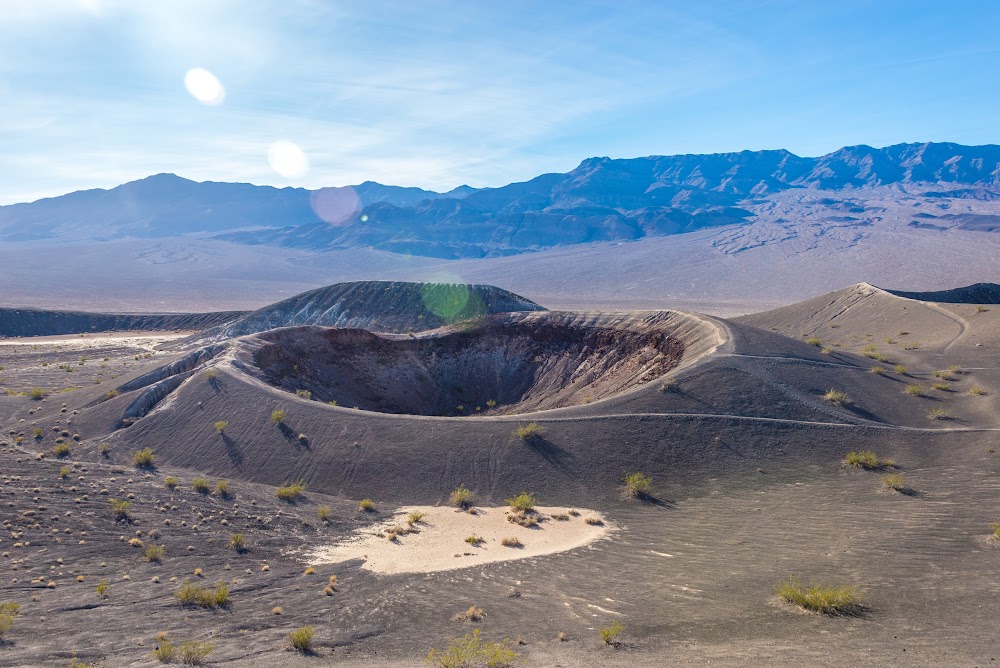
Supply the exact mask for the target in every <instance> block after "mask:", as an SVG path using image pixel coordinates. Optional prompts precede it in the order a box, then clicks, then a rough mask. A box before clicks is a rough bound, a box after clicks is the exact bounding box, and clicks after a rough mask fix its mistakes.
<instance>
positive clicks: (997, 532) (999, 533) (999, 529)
mask: <svg viewBox="0 0 1000 668" xmlns="http://www.w3.org/2000/svg"><path fill="white" fill-rule="evenodd" d="M990 529H992V530H993V537H994V538H996V539H997V540H1000V519H998V520H997V521H996V522H994V523H993V524H991V525H990Z"/></svg>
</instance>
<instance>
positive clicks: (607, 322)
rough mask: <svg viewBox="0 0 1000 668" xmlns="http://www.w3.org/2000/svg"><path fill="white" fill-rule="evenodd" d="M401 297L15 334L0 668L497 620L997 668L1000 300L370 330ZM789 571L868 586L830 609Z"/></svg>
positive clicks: (737, 648) (548, 634)
mask: <svg viewBox="0 0 1000 668" xmlns="http://www.w3.org/2000/svg"><path fill="white" fill-rule="evenodd" d="M890 287H891V286H890ZM397 289H402V288H397ZM387 291H388V292H387ZM391 292H392V291H391V290H388V288H387V287H386V286H384V285H382V284H374V285H372V286H368V287H367V288H366V291H364V292H362V293H361V294H363V295H364V297H363V299H364V300H367V301H366V303H365V304H358V303H354V304H347V303H346V302H345V301H344V300H345V299H347V297H344V296H343V295H344V293H342V292H337V293H336V294H337V295H340V296H338V297H337V299H338V300H339V301H337V302H336V303H318V302H317V303H310V304H308V305H307V306H308V309H309V312H313V311H315V312H330V313H334V312H336V313H339V312H341V311H340V310H338V309H348V308H350V309H351V313H353V314H354V315H353V316H352V317H353V318H354V319H353V320H352V321H351V324H350V326H349V327H346V328H345V327H328V326H325V325H323V324H311V323H309V322H306V323H303V322H301V321H295V320H290V319H288V318H289V317H290V314H291V311H289V310H287V309H282V308H278V305H276V307H275V309H274V310H273V311H272V312H270V313H268V312H264V313H261V312H257V313H256V314H251V316H252V317H251V316H237V315H235V314H234V315H233V316H232V317H234V318H240V317H242V318H245V319H243V320H238V319H237V320H233V321H232V322H233V323H234V325H233V326H239V327H240V329H239V331H240V332H241V333H240V335H239V336H236V337H234V338H226V337H224V336H218V335H216V334H213V335H211V336H206V335H205V333H204V332H194V333H192V332H191V331H178V332H165V331H160V332H149V331H145V332H118V333H108V334H93V333H89V334H87V335H86V336H80V335H78V334H77V335H65V336H58V337H26V338H10V339H0V367H2V370H0V378H3V380H2V382H0V387H3V388H4V390H5V391H6V394H5V395H3V396H0V427H2V432H0V508H2V512H0V521H2V523H3V528H4V531H3V532H2V533H0V555H2V560H3V563H4V573H3V578H2V579H0V603H3V602H14V603H17V604H18V606H19V611H18V615H17V617H16V619H15V620H14V623H13V625H12V626H11V627H10V628H9V629H8V630H7V631H6V632H4V633H3V635H2V639H0V665H10V666H66V665H70V664H71V662H73V661H76V662H77V664H76V665H81V664H82V665H95V664H97V665H105V666H108V667H114V666H155V665H160V662H159V660H158V659H156V658H154V656H153V654H152V652H153V650H154V648H156V647H157V646H158V645H159V644H161V643H162V641H160V640H158V634H161V633H167V634H168V636H167V637H168V638H169V639H171V641H172V642H173V643H174V644H175V645H177V646H180V645H182V644H183V643H184V641H200V642H206V643H210V644H211V646H212V649H213V651H212V652H211V654H209V655H208V656H207V658H205V662H206V663H208V664H212V665H222V666H227V665H228V666H260V667H263V666H273V665H283V666H284V665H287V666H312V665H345V666H359V667H360V666H393V667H400V668H401V667H403V666H418V665H426V664H425V663H424V658H425V657H426V656H427V654H428V652H429V651H431V650H432V649H438V650H441V649H444V648H446V647H447V646H448V645H449V643H450V642H452V641H454V640H455V639H460V638H462V637H464V636H466V634H469V633H472V632H473V631H478V632H479V633H480V634H481V636H480V637H481V638H482V639H483V640H486V641H489V642H502V641H504V640H505V639H506V641H507V643H508V647H509V648H510V649H511V650H513V651H514V652H515V653H516V655H517V661H518V662H519V663H521V664H523V665H527V666H566V667H569V666H612V667H614V666H637V665H642V666H673V665H678V666H701V665H712V666H747V665H755V666H756V665H760V666H765V665H766V666H800V665H806V664H810V663H823V664H824V665H834V666H856V665H871V666H941V665H946V666H989V665H995V663H996V661H997V660H998V659H1000V650H998V648H997V644H996V640H995V636H996V620H997V619H998V618H1000V596H998V593H1000V542H998V541H997V539H996V538H994V537H992V534H993V529H992V528H991V526H990V525H991V523H993V522H996V521H998V520H1000V454H998V453H997V452H996V450H997V449H998V448H1000V410H998V409H1000V395H998V393H1000V304H997V303H996V301H1000V300H995V301H993V302H984V301H976V300H982V299H983V298H984V297H983V296H984V295H987V296H988V295H989V294H992V293H991V292H990V290H985V291H984V290H983V289H969V290H953V291H950V292H947V293H940V294H937V295H920V298H914V297H912V296H903V295H902V294H899V293H896V292H894V291H890V290H887V289H883V288H881V287H875V286H874V285H869V284H858V285H854V286H849V287H846V288H843V289H840V290H838V291H836V292H833V293H829V294H825V295H821V296H817V297H813V298H811V299H808V300H806V301H803V302H800V303H797V304H793V305H790V306H784V307H781V308H778V309H775V310H770V311H762V312H758V313H752V314H749V315H744V316H741V317H738V318H731V319H723V318H721V317H717V316H712V315H704V314H702V313H694V312H685V311H676V310H669V311H668V310H662V309H651V310H633V311H608V310H605V309H602V310H601V311H597V310H594V309H590V310H578V311H574V310H561V311H560V310H519V311H504V310H503V308H502V307H500V306H497V307H490V309H488V310H484V311H483V312H482V313H481V314H480V315H479V316H478V317H474V318H472V319H470V320H462V321H459V322H453V323H451V324H445V325H443V326H437V323H434V326H433V327H432V328H428V327H426V326H425V325H424V324H423V323H425V321H427V320H430V318H421V317H420V316H421V315H422V314H420V313H419V308H416V309H414V310H412V313H413V322H412V323H411V326H410V327H409V328H407V327H404V326H402V325H401V323H399V322H393V323H392V325H391V327H385V326H380V325H379V320H380V315H379V313H380V309H382V310H384V307H383V306H380V304H382V302H379V301H378V299H379V298H378V297H376V296H373V295H383V294H389V293H391ZM330 294H333V293H330ZM399 294H402V293H399ZM399 294H396V293H392V294H389V297H388V298H390V299H395V301H392V303H394V304H396V305H397V307H398V306H399V304H400V303H401V302H400V299H401V298H400V297H399ZM408 294H423V293H421V292H420V291H419V290H418V291H417V292H411V293H408ZM393 295H395V296H393ZM524 297H525V298H526V299H527V300H531V301H530V302H525V303H535V302H537V303H538V304H541V305H542V306H548V305H547V304H546V303H545V300H544V299H542V298H540V297H538V298H536V295H532V294H525V295H524ZM354 299H359V298H358V297H354ZM483 303H484V304H499V303H500V302H499V301H491V300H489V299H486V300H484V301H483ZM304 308H305V306H302V305H300V306H298V307H296V311H295V312H296V313H299V312H302V311H303V309H304ZM280 314H284V316H283V317H285V318H286V320H285V322H286V324H289V325H291V326H288V327H281V322H280V320H281V318H278V315H280ZM272 316H273V317H272ZM274 318H278V320H275V319H274ZM248 323H250V324H252V323H265V325H261V326H260V327H250V324H248ZM386 324H387V323H385V322H383V325H386ZM206 326H209V325H208V323H207V321H206ZM227 326H228V325H227ZM262 327H266V328H262ZM275 327H277V328H276V329H275ZM205 331H210V330H205ZM33 390H35V391H34V392H33ZM147 448H148V449H149V450H150V451H151V452H150V453H149V454H150V455H151V456H152V461H148V460H146V461H144V460H143V459H142V455H141V454H140V455H139V459H138V460H137V459H136V454H137V453H142V452H143V450H144V449H147ZM857 451H872V452H874V453H875V455H876V456H877V457H878V459H879V460H880V461H879V462H878V463H877V464H876V465H874V466H872V467H870V469H866V468H863V467H856V466H851V465H848V464H846V463H845V457H846V456H847V455H848V453H850V452H857ZM889 459H891V460H892V461H891V463H889V462H887V460H889ZM635 472H641V473H643V474H644V475H646V476H649V478H651V481H652V482H651V488H650V489H648V490H646V492H645V493H642V494H638V495H634V494H627V493H626V491H627V490H626V487H625V486H624V485H623V480H624V476H625V475H626V474H629V473H635ZM886 475H889V476H902V477H901V478H891V479H889V480H888V481H887V480H885V479H884V476H886ZM220 482H221V484H220ZM887 483H888V484H887ZM459 488H464V489H467V490H469V492H471V493H472V495H473V496H472V498H471V499H469V500H468V502H467V503H463V504H459V505H460V506H462V507H456V505H455V504H453V503H451V502H452V500H453V493H454V492H455V490H456V489H459ZM279 491H281V495H280V496H281V497H284V498H279V494H278V492H279ZM522 492H525V493H529V494H530V495H532V496H533V497H534V500H536V501H537V507H536V508H535V509H534V510H533V511H528V512H518V511H516V510H515V509H514V508H512V507H511V506H510V505H509V504H508V499H513V498H515V497H517V496H518V495H520V494H521V493H522ZM112 501H115V502H119V503H118V504H117V508H116V507H115V506H116V504H113V503H111V502H112ZM121 502H125V503H128V504H131V505H128V506H124V505H122V503H121ZM414 513H415V514H417V515H420V514H421V513H422V514H423V516H422V517H419V518H417V519H415V520H414V521H413V522H412V523H410V522H409V520H410V519H413V518H414V517H415V515H414ZM526 518H527V519H526ZM510 520H515V521H510ZM519 522H520V523H519ZM234 534H235V535H239V536H241V538H240V539H234V537H233V536H234ZM469 538H479V539H481V540H477V541H469V540H467V539H469ZM507 538H516V539H517V541H518V542H519V543H520V546H516V545H513V544H511V545H503V544H502V541H503V540H504V539H507ZM159 546H162V550H159V549H158V548H159ZM151 548H152V549H151ZM334 576H335V577H334ZM790 578H792V579H797V580H798V581H799V582H801V583H804V584H807V585H808V584H821V583H822V584H828V585H837V586H849V587H853V588H854V592H855V594H856V595H857V596H858V597H859V600H858V601H857V604H856V605H852V606H851V607H850V609H849V610H847V609H845V614H821V613H817V612H811V611H808V610H804V609H802V608H800V607H798V606H796V605H793V604H792V603H789V602H787V601H785V600H783V599H782V598H780V597H779V596H777V595H776V587H777V586H778V585H779V584H780V583H782V582H785V581H788V580H789V579H790ZM219 583H224V585H225V588H226V589H227V593H228V595H227V596H223V597H222V599H223V600H221V602H220V601H219V599H212V598H211V593H212V592H216V591H218V590H217V587H218V586H219ZM192 586H194V587H202V588H203V589H204V590H206V591H207V592H209V594H210V595H209V600H210V601H211V602H210V603H206V604H205V605H200V604H199V603H198V600H197V599H196V600H194V601H193V602H190V604H185V603H184V602H183V601H182V600H181V598H180V597H179V594H181V593H182V591H183V590H184V589H185V587H187V590H188V592H190V591H191V589H192ZM616 622H617V623H618V624H620V625H621V632H620V634H619V635H617V636H616V637H613V638H610V642H606V641H605V640H604V639H603V638H602V635H601V630H602V629H603V630H608V629H611V628H612V625H614V624H615V623H616ZM304 626H311V627H312V629H313V631H314V639H313V642H312V647H311V650H310V651H308V652H299V651H294V650H293V649H292V648H291V645H290V639H289V635H288V634H289V633H290V632H292V631H294V630H296V629H298V628H301V627H304ZM178 661H179V659H178Z"/></svg>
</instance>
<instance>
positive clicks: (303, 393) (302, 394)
mask: <svg viewBox="0 0 1000 668" xmlns="http://www.w3.org/2000/svg"><path fill="white" fill-rule="evenodd" d="M295 395H296V396H299V397H302V398H303V399H312V396H313V393H312V392H310V391H309V390H295Z"/></svg>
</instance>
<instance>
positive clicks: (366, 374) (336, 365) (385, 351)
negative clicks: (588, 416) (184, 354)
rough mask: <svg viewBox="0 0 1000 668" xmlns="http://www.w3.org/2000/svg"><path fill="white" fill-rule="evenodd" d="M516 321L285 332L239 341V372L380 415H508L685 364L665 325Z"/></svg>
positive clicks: (566, 402)
mask: <svg viewBox="0 0 1000 668" xmlns="http://www.w3.org/2000/svg"><path fill="white" fill-rule="evenodd" d="M659 315H660V316H661V317H654V316H650V317H647V318H632V319H626V320H624V321H623V320H621V319H615V318H613V317H608V316H600V315H591V316H581V315H580V314H560V313H515V314H503V315H496V316H491V317H487V318H484V319H482V320H480V321H479V322H477V323H476V324H473V325H464V326H452V327H445V328H441V329H438V330H433V331H430V332H426V333H422V334H414V335H399V334H377V333H372V332H369V331H366V330H362V329H331V328H319V327H292V328H283V329H278V330H273V331H270V332H265V333H262V334H259V335H257V336H255V337H250V338H249V339H245V340H244V344H243V345H244V349H243V351H242V353H241V354H240V355H238V358H239V359H240V360H241V362H243V364H241V366H243V368H244V369H245V370H246V371H248V372H250V373H251V374H253V375H255V376H257V377H259V378H260V379H262V380H264V381H265V382H267V383H269V384H271V385H274V386H276V387H279V388H281V389H284V390H287V391H289V392H298V393H300V394H305V392H308V393H309V395H307V396H310V397H311V398H312V399H314V400H319V401H322V402H327V403H329V402H336V405H339V406H343V407H349V408H354V407H356V408H359V409H362V410H367V411H375V412H380V413H397V414H408V415H434V416H470V415H483V414H517V413H526V412H531V411H538V410H547V409H552V408H561V407H565V406H573V405H579V404H585V403H590V402H591V401H595V400H598V399H603V398H606V397H609V396H613V395H615V394H618V393H621V392H623V391H625V390H628V389H630V388H633V387H636V386H638V385H641V384H644V383H647V382H650V381H652V380H654V379H656V378H659V377H661V376H663V375H664V374H666V373H668V372H669V371H670V370H671V369H673V368H675V367H676V366H677V365H678V364H679V363H680V362H681V360H682V358H684V356H685V351H686V349H687V345H686V343H685V341H684V337H683V334H682V332H681V331H679V330H678V327H677V326H678V324H679V322H680V321H683V318H681V317H680V316H679V314H672V317H666V318H664V317H662V316H663V314H659Z"/></svg>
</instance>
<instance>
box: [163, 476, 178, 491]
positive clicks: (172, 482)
mask: <svg viewBox="0 0 1000 668" xmlns="http://www.w3.org/2000/svg"><path fill="white" fill-rule="evenodd" d="M180 483H181V481H180V480H178V479H177V478H175V477H173V476H170V475H168V476H167V477H166V478H164V479H163V485H164V487H167V488H168V489H175V488H176V487H177V485H179V484H180Z"/></svg>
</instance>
